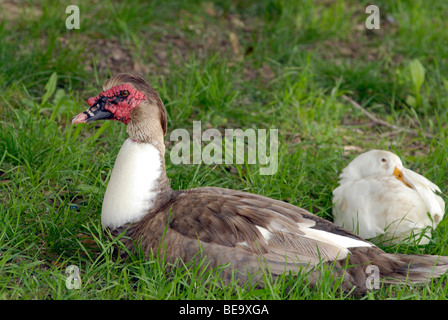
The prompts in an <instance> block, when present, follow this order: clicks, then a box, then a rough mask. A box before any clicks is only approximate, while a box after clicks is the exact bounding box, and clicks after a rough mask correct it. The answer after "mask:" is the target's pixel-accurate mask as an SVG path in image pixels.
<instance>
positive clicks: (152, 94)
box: [72, 73, 167, 144]
mask: <svg viewBox="0 0 448 320" xmlns="http://www.w3.org/2000/svg"><path fill="white" fill-rule="evenodd" d="M87 103H88V104H89V106H90V108H89V109H88V110H86V111H84V112H82V113H80V114H78V115H77V116H75V117H74V118H73V119H72V123H73V124H75V123H86V122H91V121H96V120H117V121H121V122H123V123H124V124H126V125H128V129H127V132H128V134H129V136H130V137H131V138H132V139H134V140H136V141H139V142H151V143H154V144H158V143H160V136H162V142H163V136H164V135H165V133H166V130H167V115H166V110H165V107H164V105H163V102H162V100H161V99H160V97H159V95H158V94H157V92H156V91H155V90H154V89H153V88H151V87H150V86H149V85H148V84H147V83H146V82H145V80H144V79H143V78H141V77H140V76H138V75H135V74H128V73H121V74H118V75H116V76H115V77H113V78H111V79H109V80H108V81H106V83H105V84H104V86H103V91H101V92H100V94H99V95H97V96H95V97H92V98H90V99H88V100H87Z"/></svg>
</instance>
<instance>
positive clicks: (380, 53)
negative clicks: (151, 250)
mask: <svg viewBox="0 0 448 320" xmlns="http://www.w3.org/2000/svg"><path fill="white" fill-rule="evenodd" d="M75 2H76V1H75ZM74 4H76V3H74ZM368 4H370V3H368V2H367V1H336V0H335V1H302V2H294V1H280V0H259V1H220V0H213V1H208V2H202V1H188V2H186V1H180V0H169V1H160V2H150V3H149V4H148V3H147V2H146V1H138V0H135V1H131V2H120V3H116V2H115V1H102V2H98V1H80V2H78V5H79V6H80V9H81V29H80V30H67V29H66V28H65V19H66V17H67V16H68V15H67V14H66V13H65V6H64V5H63V4H62V3H56V2H54V1H41V2H35V1H23V3H22V4H21V5H18V4H14V3H13V2H6V3H4V2H2V4H0V16H1V19H0V21H1V22H0V42H1V46H0V89H1V90H0V298H1V299H268V300H270V299H282V300H283V299H357V298H356V297H354V296H350V295H345V294H342V293H340V292H339V291H338V290H337V287H336V288H332V287H331V286H330V283H332V282H333V279H332V278H331V270H322V274H323V277H322V278H323V279H322V281H321V283H320V284H319V285H318V286H317V287H315V288H310V287H309V286H307V285H306V284H307V278H306V275H304V274H302V275H298V276H292V275H285V276H284V277H281V278H280V279H278V280H276V281H268V283H269V285H268V286H267V287H266V288H265V289H257V288H253V287H251V286H249V285H242V286H238V285H236V284H235V283H232V284H230V285H228V286H222V284H221V281H220V278H219V270H214V271H213V272H204V271H203V270H202V269H201V268H198V267H197V266H194V265H191V264H185V265H183V266H180V267H179V268H176V269H174V270H171V271H170V272H168V273H166V272H165V267H166V264H165V263H164V262H163V261H158V260H157V259H154V260H151V259H150V260H147V259H144V258H143V257H142V256H141V255H140V256H139V255H137V256H136V257H133V258H132V259H130V260H128V261H120V260H118V261H117V260H115V259H113V256H112V246H113V244H114V242H113V241H111V240H109V239H108V238H106V237H105V236H104V235H103V234H102V232H101V230H100V212H101V202H102V197H103V194H104V191H105V188H106V185H107V181H108V179H109V175H110V170H111V168H112V167H113V163H114V160H115V156H116V154H117V152H118V150H119V148H120V146H121V144H122V142H123V140H124V139H125V137H126V131H125V130H126V128H125V126H123V125H122V124H119V123H116V122H108V123H96V124H89V125H85V126H76V127H75V126H72V125H70V119H71V117H73V116H74V115H76V114H77V113H79V112H80V111H82V110H84V109H85V108H86V106H87V104H86V100H87V99H88V98H89V97H91V96H93V95H96V94H97V92H98V91H99V90H101V85H102V83H103V82H104V81H105V80H106V79H107V78H108V77H110V76H111V75H113V74H115V73H118V72H132V71H134V72H139V73H142V74H143V75H144V76H145V77H146V78H147V79H149V80H150V81H151V82H152V84H153V86H154V87H155V89H156V90H157V91H158V92H159V93H160V95H161V98H162V100H163V101H164V103H165V105H166V108H167V111H168V114H169V115H168V117H169V118H168V119H169V131H168V135H167V137H166V141H167V143H168V148H167V158H166V159H167V171H168V175H169V177H170V179H171V184H172V187H173V189H179V188H180V189H186V188H193V187H198V186H217V187H227V188H233V189H238V190H246V191H250V192H254V193H259V194H262V195H266V196H268V197H272V198H275V199H280V200H284V201H288V202H290V203H292V204H295V205H298V206H301V207H304V208H306V209H308V210H309V211H311V212H313V213H315V214H317V215H319V216H321V217H324V218H326V219H329V220H331V219H332V215H331V192H332V190H333V188H334V187H336V186H337V177H338V174H339V173H340V171H341V169H342V168H343V167H344V166H345V165H346V164H347V163H348V162H349V161H350V160H351V159H352V158H353V157H355V156H356V155H357V154H358V153H360V152H361V151H365V150H368V149H371V148H379V149H387V150H391V151H394V152H396V153H398V154H399V155H400V156H401V157H402V159H403V161H404V163H405V165H406V166H408V167H409V168H411V169H414V170H418V171H419V172H420V173H422V174H423V175H425V176H427V177H428V178H429V179H430V180H432V181H433V182H434V183H436V184H437V185H439V186H440V187H441V189H442V191H443V193H446V191H447V190H448V181H447V178H446V176H447V174H446V173H447V172H448V163H447V161H446V160H447V158H448V146H447V145H448V140H447V136H448V128H447V127H446V123H448V108H447V107H448V99H447V92H448V76H447V74H448V73H447V72H448V64H447V61H446V56H447V53H448V52H447V50H448V49H447V46H446V45H445V44H446V41H447V34H446V29H447V27H448V25H447V24H448V23H447V19H446V15H445V14H444V12H446V11H447V10H448V5H447V4H445V3H443V2H437V4H435V3H432V2H428V1H423V0H421V1H410V0H409V1H404V0H403V1H394V2H393V3H392V2H389V1H377V2H376V4H377V5H378V6H379V7H380V10H381V17H382V18H381V19H382V20H381V29H380V30H375V31H371V32H366V30H365V27H364V21H365V18H366V17H367V15H366V14H365V13H364V10H365V7H366V6H367V5H368ZM18 30H20V31H18ZM235 39H238V41H235ZM422 70H423V71H424V77H423V78H422ZM416 72H417V73H419V74H420V80H419V79H418V78H416V75H415V74H416ZM343 95H346V96H350V97H352V98H353V99H354V100H355V101H357V102H358V103H359V104H360V105H362V106H363V107H364V108H365V109H366V110H368V111H369V112H371V113H373V114H374V115H375V116H376V117H378V118H381V119H383V120H386V121H388V122H389V123H391V124H396V125H398V126H401V127H405V128H412V129H413V130H415V131H417V132H419V133H420V134H419V135H417V136H413V135H409V134H405V133H403V132H400V131H394V130H391V129H390V128H388V127H386V126H375V125H374V124H373V123H372V122H371V121H370V120H369V119H368V118H366V117H365V116H364V115H363V114H362V113H361V112H360V111H358V110H357V109H355V108H354V107H353V106H351V105H350V103H348V102H347V101H346V100H345V99H343V98H342V96H343ZM193 120H200V121H202V129H203V130H204V129H205V128H206V127H213V128H218V129H220V130H224V129H225V128H242V129H247V128H254V129H269V128H275V129H278V130H279V138H280V147H279V168H278V171H277V173H276V174H275V175H272V176H261V175H259V169H260V166H259V165H249V164H248V165H215V166H206V165H201V166H199V165H174V164H172V163H171V162H170V159H169V150H170V147H171V146H172V144H173V143H172V142H170V141H169V134H170V132H171V131H172V130H174V129H176V128H185V129H187V130H188V131H190V132H191V130H192V126H193V124H192V122H193ZM423 133H426V134H431V135H432V136H430V137H428V136H426V135H424V134H423ZM443 197H444V199H446V196H445V195H444V196H443ZM447 240H448V228H447V220H446V219H445V220H443V221H442V223H441V224H440V225H439V227H438V228H437V229H436V230H435V231H434V232H433V240H432V241H431V243H430V244H428V245H426V246H424V247H419V246H416V245H413V244H405V243H403V244H400V245H397V246H393V247H387V248H384V249H385V250H386V251H388V252H400V253H408V254H412V253H426V254H438V255H447V254H448V250H447V248H446V245H445V243H446V242H447ZM70 265H76V266H79V268H80V269H81V279H82V287H81V289H80V290H69V289H67V288H66V285H65V281H66V278H67V276H66V274H65V270H66V268H67V267H68V266H70ZM287 287H290V288H292V289H291V290H286V288H287ZM446 291H447V289H446V287H445V278H442V279H440V280H434V281H432V282H430V283H428V284H424V285H419V286H415V287H412V288H410V287H408V286H398V285H394V286H388V287H383V288H381V289H380V290H378V291H375V292H373V293H370V294H369V295H368V296H367V297H365V298H369V299H378V300H384V299H446V298H447V292H446Z"/></svg>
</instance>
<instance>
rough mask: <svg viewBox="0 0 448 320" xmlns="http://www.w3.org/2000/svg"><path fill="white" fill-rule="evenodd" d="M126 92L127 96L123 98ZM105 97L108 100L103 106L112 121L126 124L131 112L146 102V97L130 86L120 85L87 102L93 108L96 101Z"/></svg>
mask: <svg viewBox="0 0 448 320" xmlns="http://www.w3.org/2000/svg"><path fill="white" fill-rule="evenodd" d="M126 91H127V92H128V95H127V96H125V93H126ZM102 97H107V98H108V100H107V102H106V105H105V109H106V110H108V111H110V112H111V113H112V114H113V115H114V118H113V119H112V120H117V121H121V122H123V123H125V124H128V123H129V121H130V120H131V115H130V114H131V110H132V109H134V108H135V107H136V106H138V105H139V104H140V103H141V102H142V101H145V100H147V98H146V96H145V95H144V94H143V93H142V92H140V91H137V90H135V89H134V88H133V87H132V86H131V85H130V84H127V83H125V84H122V85H119V86H115V87H112V88H110V89H109V90H106V91H101V93H100V94H99V95H98V96H96V97H92V98H90V99H89V100H87V103H88V104H89V106H93V105H94V104H95V103H96V102H97V101H98V99H100V98H102Z"/></svg>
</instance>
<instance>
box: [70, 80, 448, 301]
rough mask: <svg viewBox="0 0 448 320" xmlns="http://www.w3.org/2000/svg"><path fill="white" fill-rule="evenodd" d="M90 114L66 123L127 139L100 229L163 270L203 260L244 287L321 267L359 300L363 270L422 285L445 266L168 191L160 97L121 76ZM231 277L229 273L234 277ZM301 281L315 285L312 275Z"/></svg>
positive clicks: (292, 217)
mask: <svg viewBox="0 0 448 320" xmlns="http://www.w3.org/2000/svg"><path fill="white" fill-rule="evenodd" d="M88 104H89V106H90V108H89V109H88V110H86V111H84V112H82V113H80V114H78V115H77V116H76V117H74V118H73V120H72V123H85V122H90V121H94V120H100V119H110V120H118V121H121V122H123V123H125V124H127V133H128V134H129V138H128V139H127V140H126V141H125V142H124V144H123V146H122V147H121V150H120V152H119V154H118V156H117V159H116V162H115V165H114V168H113V171H112V174H111V177H110V181H109V184H108V186H107V190H106V193H105V196H104V202H103V208H102V212H101V223H102V226H103V228H105V229H110V231H111V232H112V234H113V235H119V234H122V233H124V234H125V237H122V238H121V241H122V242H123V243H124V244H125V245H126V247H127V248H128V249H129V250H130V251H131V252H133V251H134V250H135V245H136V244H137V245H139V246H141V247H142V248H143V250H144V252H145V253H146V254H147V255H151V254H152V253H158V254H160V255H164V256H165V257H166V260H167V261H168V262H170V263H173V262H175V261H176V260H177V259H179V258H180V259H182V260H183V261H190V260H192V259H198V258H200V256H199V255H198V253H202V256H205V257H206V259H208V260H209V262H210V263H209V267H217V266H220V265H224V264H229V267H227V268H225V269H224V271H223V272H222V274H221V275H222V277H223V279H224V280H225V281H229V280H230V279H231V278H232V274H233V273H234V277H236V278H237V279H239V280H242V281H246V280H247V279H248V275H249V274H250V275H251V278H250V279H251V280H252V281H258V280H260V284H261V285H263V283H262V281H263V277H262V276H261V274H260V270H262V269H264V268H266V267H267V268H268V269H269V270H270V272H271V274H272V275H273V276H274V277H275V276H277V275H280V274H282V273H283V272H284V271H289V270H292V271H297V270H300V269H302V270H307V271H311V269H312V268H313V267H314V266H316V265H318V264H319V263H320V262H322V263H324V264H328V265H332V266H333V268H332V270H333V272H334V276H335V277H338V278H342V277H343V284H342V288H343V289H344V290H347V291H350V290H354V292H356V293H360V294H362V293H365V292H366V290H367V287H366V286H368V283H367V281H366V280H367V279H368V277H369V276H370V269H366V268H368V266H369V265H375V266H377V267H378V269H379V272H380V274H379V275H380V277H381V279H383V280H385V281H386V282H394V283H395V282H397V281H398V282H399V281H405V280H407V281H410V282H421V281H426V280H428V279H430V278H431V277H434V276H440V275H441V274H443V273H444V272H445V271H446V269H447V268H448V258H445V257H438V256H424V255H422V256H417V255H401V254H388V253H385V252H384V251H382V250H381V249H379V248H378V247H376V246H375V245H373V244H371V243H370V242H368V241H365V240H363V239H362V238H360V237H359V236H357V235H355V234H354V233H352V232H349V231H346V230H344V229H342V228H340V227H337V226H336V225H334V224H333V223H331V222H329V221H327V220H325V219H322V218H320V217H318V216H315V215H313V214H311V213H310V212H308V211H306V210H304V209H301V208H299V207H296V206H294V205H291V204H288V203H284V202H282V201H278V200H273V199H270V198H267V197H263V196H260V195H256V194H251V193H247V192H241V191H236V190H229V189H223V188H214V187H203V188H196V189H191V190H179V191H175V190H172V189H171V188H170V185H169V180H168V178H167V175H166V172H165V160H164V155H165V145H164V135H165V133H166V131H167V117H166V110H165V108H164V105H163V103H162V100H161V99H160V98H159V96H158V94H157V93H156V91H154V89H152V88H151V87H150V86H149V85H148V84H147V83H146V82H145V81H144V79H142V78H141V77H139V76H137V75H133V74H119V75H117V76H115V77H113V78H112V79H109V80H108V81H107V82H106V83H105V84H104V88H103V91H102V92H101V93H100V94H99V95H98V96H96V97H93V98H90V99H89V100H88ZM235 271H236V272H235ZM309 279H310V280H311V282H312V283H315V282H316V281H318V279H319V272H318V268H316V269H315V270H314V271H311V272H310V276H309Z"/></svg>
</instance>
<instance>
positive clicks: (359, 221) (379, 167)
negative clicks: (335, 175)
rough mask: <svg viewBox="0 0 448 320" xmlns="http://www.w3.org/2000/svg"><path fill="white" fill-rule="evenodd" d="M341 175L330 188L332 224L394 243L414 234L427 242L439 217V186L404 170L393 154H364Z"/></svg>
mask: <svg viewBox="0 0 448 320" xmlns="http://www.w3.org/2000/svg"><path fill="white" fill-rule="evenodd" d="M339 178H340V180H339V187H337V188H336V189H335V190H334V191H333V216H334V223H335V224H336V225H338V226H341V227H344V228H346V229H349V230H353V231H354V232H355V233H357V234H358V235H360V236H361V237H362V238H364V239H373V241H375V242H379V241H381V242H382V243H383V244H393V243H397V242H398V241H402V240H403V239H409V240H411V238H412V237H413V238H414V240H416V241H418V243H419V244H427V243H428V242H429V240H430V238H431V229H433V228H435V227H436V226H437V225H438V223H439V222H440V221H441V220H442V218H443V215H444V212H445V202H444V201H443V199H442V198H441V197H440V196H439V195H437V194H436V192H440V189H439V187H438V186H436V185H435V184H434V183H432V182H431V181H429V180H428V179H427V178H425V177H423V176H422V175H420V174H418V173H416V172H414V171H412V170H409V169H406V168H404V167H403V163H402V162H401V160H400V158H399V157H398V156H397V155H396V154H394V153H392V152H389V151H384V150H370V151H368V152H365V153H363V154H361V155H359V156H358V157H356V158H355V159H354V160H353V161H352V162H351V163H350V164H349V165H348V166H347V167H346V168H345V169H344V170H343V171H342V174H341V175H340V176H339Z"/></svg>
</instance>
